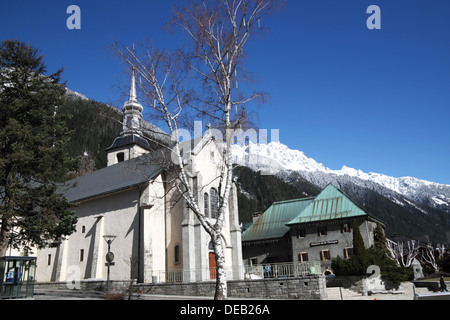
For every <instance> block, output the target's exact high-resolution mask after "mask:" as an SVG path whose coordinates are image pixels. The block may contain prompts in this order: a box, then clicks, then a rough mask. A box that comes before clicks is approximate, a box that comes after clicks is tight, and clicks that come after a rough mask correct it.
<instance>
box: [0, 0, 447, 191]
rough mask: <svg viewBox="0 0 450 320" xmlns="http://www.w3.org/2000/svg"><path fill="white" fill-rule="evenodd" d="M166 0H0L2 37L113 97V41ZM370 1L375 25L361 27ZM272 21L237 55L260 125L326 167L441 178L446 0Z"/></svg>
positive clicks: (326, 8) (86, 89)
mask: <svg viewBox="0 0 450 320" xmlns="http://www.w3.org/2000/svg"><path fill="white" fill-rule="evenodd" d="M173 3H174V1H156V0H147V1H144V0H128V1H104V0H95V1H92V0H91V1H88V0H71V1H64V0H59V1H49V0H43V1H24V0H14V1H12V0H2V1H1V3H0V39H2V40H3V39H11V38H15V39H18V40H21V41H25V42H29V43H30V44H31V45H32V46H34V47H37V48H39V49H40V50H41V52H42V54H43V55H44V57H45V61H46V63H47V65H48V67H49V71H55V70H57V69H58V68H60V67H64V68H65V71H64V73H63V78H64V80H66V81H67V85H68V87H69V88H71V89H72V90H75V91H78V92H80V93H83V94H84V95H86V96H88V97H89V98H92V99H95V100H97V101H101V102H105V103H110V104H113V105H116V106H122V104H123V102H124V101H123V99H124V96H123V93H122V90H121V89H120V88H125V87H126V86H127V85H128V81H129V79H128V78H127V70H126V68H125V66H124V65H123V64H122V63H121V62H120V61H119V60H118V59H117V58H116V57H115V56H114V54H113V53H112V50H111V45H112V43H113V42H114V41H117V42H120V43H123V44H127V45H131V44H132V43H133V42H135V41H143V40H145V38H146V37H150V38H152V40H153V42H154V44H156V45H158V46H161V47H164V46H169V47H173V46H175V45H176V43H177V38H176V36H173V35H171V34H169V33H164V32H163V31H162V26H163V24H164V23H165V22H166V21H167V20H168V18H169V15H170V8H171V5H172V4H173ZM71 4H75V5H78V6H79V7H80V8H81V27H82V29H81V30H69V29H67V27H66V20H67V18H68V17H69V16H70V15H69V14H67V13H66V9H67V7H68V6H69V5H71ZM369 5H378V6H379V7H380V9H381V29H380V30H369V29H368V28H367V26H366V21H367V19H368V18H369V16H370V14H367V13H366V10H367V8H368V6H369ZM262 24H263V26H264V27H267V28H269V29H270V33H269V34H267V35H266V36H265V37H264V38H262V39H257V40H254V41H252V42H251V43H250V44H249V46H248V48H247V49H248V60H247V62H246V67H247V69H248V70H249V71H251V72H255V73H256V74H258V80H257V81H256V83H255V84H254V87H255V88H257V89H261V90H264V91H266V92H269V93H270V94H271V102H270V103H268V104H267V105H265V106H263V107H262V108H260V109H258V113H259V126H260V128H263V129H279V130H280V141H281V142H282V143H284V144H286V145H287V146H288V147H290V148H292V149H298V150H301V151H303V152H305V154H306V155H307V156H309V157H312V158H314V159H315V160H316V161H318V162H321V163H323V164H324V165H325V166H327V167H329V168H331V169H335V170H336V169H340V168H341V167H342V166H343V165H346V166H349V167H353V168H355V169H361V170H363V171H365V172H378V173H384V174H387V175H391V176H395V177H401V176H414V177H417V178H420V179H425V180H430V181H434V182H439V183H445V184H450V170H449V162H450V1H448V0H432V1H429V0H370V1H367V0H358V1H356V0H307V1H303V0H291V1H290V2H289V4H288V7H287V8H286V9H284V10H283V11H281V12H279V13H278V14H277V15H273V16H271V17H270V18H268V19H265V20H264V21H262Z"/></svg>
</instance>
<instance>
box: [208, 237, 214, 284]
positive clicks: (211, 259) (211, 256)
mask: <svg viewBox="0 0 450 320" xmlns="http://www.w3.org/2000/svg"><path fill="white" fill-rule="evenodd" d="M208 249H209V278H210V279H211V280H214V279H216V254H215V253H214V246H213V243H212V242H210V243H209V245H208Z"/></svg>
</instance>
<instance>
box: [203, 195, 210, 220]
mask: <svg viewBox="0 0 450 320" xmlns="http://www.w3.org/2000/svg"><path fill="white" fill-rule="evenodd" d="M203 201H204V203H205V211H204V214H205V217H209V195H208V193H206V192H205V195H204V197H203Z"/></svg>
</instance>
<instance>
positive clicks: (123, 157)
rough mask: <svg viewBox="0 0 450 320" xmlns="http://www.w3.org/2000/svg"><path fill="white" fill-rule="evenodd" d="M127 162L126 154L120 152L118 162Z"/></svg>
mask: <svg viewBox="0 0 450 320" xmlns="http://www.w3.org/2000/svg"><path fill="white" fill-rule="evenodd" d="M124 161H125V153H123V152H119V153H118V154H117V162H124Z"/></svg>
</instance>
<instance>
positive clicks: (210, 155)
mask: <svg viewBox="0 0 450 320" xmlns="http://www.w3.org/2000/svg"><path fill="white" fill-rule="evenodd" d="M209 160H211V161H214V151H211V152H210V153H209Z"/></svg>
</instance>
